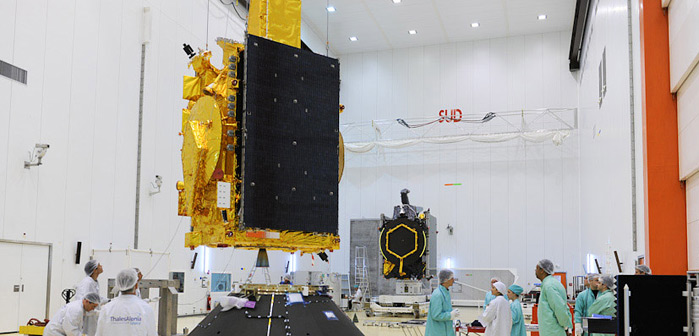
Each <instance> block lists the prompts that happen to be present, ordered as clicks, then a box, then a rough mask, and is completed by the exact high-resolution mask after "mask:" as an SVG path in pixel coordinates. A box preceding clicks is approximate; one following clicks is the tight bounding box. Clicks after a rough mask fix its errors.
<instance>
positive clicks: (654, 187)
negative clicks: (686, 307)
mask: <svg viewBox="0 0 699 336" xmlns="http://www.w3.org/2000/svg"><path fill="white" fill-rule="evenodd" d="M639 2H640V16H641V17H640V22H641V72H642V82H643V86H642V94H643V111H644V118H643V119H644V120H643V147H644V160H645V171H644V179H645V189H646V199H645V203H646V263H647V264H648V265H649V266H650V267H651V269H652V270H653V274H678V275H679V274H685V272H686V271H687V217H686V216H687V212H686V202H685V190H684V183H682V182H680V177H679V151H678V129H677V103H676V101H675V99H674V97H673V95H672V94H671V93H670V50H669V37H668V17H667V13H666V12H665V11H664V10H663V9H662V7H661V2H660V1H658V0H639Z"/></svg>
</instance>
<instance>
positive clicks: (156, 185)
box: [150, 175, 163, 196]
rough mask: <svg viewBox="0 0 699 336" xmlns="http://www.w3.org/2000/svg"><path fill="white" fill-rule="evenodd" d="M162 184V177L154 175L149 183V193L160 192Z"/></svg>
mask: <svg viewBox="0 0 699 336" xmlns="http://www.w3.org/2000/svg"><path fill="white" fill-rule="evenodd" d="M162 186H163V177H162V176H160V175H155V180H153V182H151V183H150V195H151V196H152V195H155V194H157V193H159V192H160V187H162Z"/></svg>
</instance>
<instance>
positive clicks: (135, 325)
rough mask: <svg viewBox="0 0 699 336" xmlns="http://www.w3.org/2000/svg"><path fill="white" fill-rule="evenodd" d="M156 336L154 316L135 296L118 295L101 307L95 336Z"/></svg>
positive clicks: (151, 310)
mask: <svg viewBox="0 0 699 336" xmlns="http://www.w3.org/2000/svg"><path fill="white" fill-rule="evenodd" d="M125 335H128V336H157V335H158V334H157V332H156V327H155V314H154V313H153V308H151V307H150V306H149V305H148V304H147V303H146V302H145V301H143V300H141V299H139V298H138V297H136V295H130V294H128V295H120V296H118V297H116V298H115V299H112V301H111V302H109V303H107V304H106V305H104V307H102V311H101V312H100V316H99V322H98V323H97V336H125Z"/></svg>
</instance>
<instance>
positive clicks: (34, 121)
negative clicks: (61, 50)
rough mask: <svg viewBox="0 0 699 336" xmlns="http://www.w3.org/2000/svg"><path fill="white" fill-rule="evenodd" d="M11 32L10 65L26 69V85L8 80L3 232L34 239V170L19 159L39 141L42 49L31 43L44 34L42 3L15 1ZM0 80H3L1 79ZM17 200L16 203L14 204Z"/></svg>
mask: <svg viewBox="0 0 699 336" xmlns="http://www.w3.org/2000/svg"><path fill="white" fill-rule="evenodd" d="M16 15H17V16H18V17H26V20H17V22H16V24H15V32H14V42H13V43H14V44H13V45H14V52H13V56H12V58H13V61H11V62H12V63H13V64H14V65H16V66H18V67H20V68H23V69H25V70H28V72H29V75H28V80H27V81H28V85H24V84H21V83H18V82H11V85H12V89H11V96H10V109H9V110H8V111H7V112H4V113H9V120H8V122H9V124H8V125H9V128H8V132H7V134H8V145H7V166H6V169H7V179H6V185H5V188H6V189H5V190H6V191H5V192H6V195H7V198H6V200H5V201H6V202H7V201H8V200H12V204H11V205H8V204H7V203H6V205H5V209H4V213H3V216H4V221H5V225H4V234H5V235H6V236H7V237H13V238H12V239H35V233H36V226H35V222H34V221H35V217H36V197H37V191H36V186H37V184H38V171H37V169H36V168H34V169H30V170H27V169H24V168H23V162H24V161H25V160H29V154H28V152H30V151H31V150H32V149H33V148H34V145H35V144H36V143H39V142H40V125H41V106H42V99H41V96H42V91H41V90H42V86H41V85H42V81H43V75H44V50H34V49H32V46H34V45H36V44H43V43H44V42H45V34H46V22H45V20H46V2H45V1H36V2H18V3H17V7H16ZM3 80H7V79H5V78H3ZM14 202H18V203H16V204H15V203H14Z"/></svg>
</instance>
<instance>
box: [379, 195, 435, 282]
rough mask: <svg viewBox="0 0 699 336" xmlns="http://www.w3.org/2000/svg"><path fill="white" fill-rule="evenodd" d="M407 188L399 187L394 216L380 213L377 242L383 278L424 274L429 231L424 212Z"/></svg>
mask: <svg viewBox="0 0 699 336" xmlns="http://www.w3.org/2000/svg"><path fill="white" fill-rule="evenodd" d="M409 192H410V190H408V189H403V190H401V193H400V195H401V204H400V205H396V206H395V207H394V209H393V218H391V219H388V218H386V217H385V216H383V215H382V216H381V218H382V225H381V227H380V228H379V230H380V231H381V233H380V235H379V239H380V241H379V246H380V248H381V255H382V256H383V275H384V277H385V278H386V279H392V278H395V279H417V280H420V279H422V277H423V276H424V275H425V270H426V267H427V263H426V252H427V235H428V233H429V229H428V227H427V219H426V215H427V214H426V212H423V213H420V214H418V213H417V209H416V208H415V206H413V205H411V204H410V201H409V199H408V193H409ZM428 212H429V210H428Z"/></svg>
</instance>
